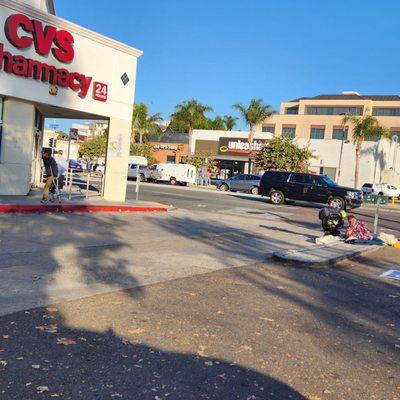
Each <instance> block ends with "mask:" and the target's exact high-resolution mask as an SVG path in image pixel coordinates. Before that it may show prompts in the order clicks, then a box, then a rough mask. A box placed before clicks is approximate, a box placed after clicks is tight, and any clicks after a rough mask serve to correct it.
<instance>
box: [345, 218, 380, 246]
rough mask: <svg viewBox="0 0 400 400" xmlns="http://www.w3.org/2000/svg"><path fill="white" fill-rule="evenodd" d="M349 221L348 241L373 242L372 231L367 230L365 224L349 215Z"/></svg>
mask: <svg viewBox="0 0 400 400" xmlns="http://www.w3.org/2000/svg"><path fill="white" fill-rule="evenodd" d="M347 221H348V223H349V225H348V227H347V229H346V234H345V236H346V240H347V241H349V240H350V241H351V240H363V241H364V240H367V241H369V240H372V239H373V238H374V237H373V236H372V233H371V231H370V230H369V229H368V228H367V226H366V225H365V224H364V222H362V221H360V220H359V219H357V218H356V217H355V216H354V215H348V216H347Z"/></svg>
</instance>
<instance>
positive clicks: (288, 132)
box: [282, 126, 296, 139]
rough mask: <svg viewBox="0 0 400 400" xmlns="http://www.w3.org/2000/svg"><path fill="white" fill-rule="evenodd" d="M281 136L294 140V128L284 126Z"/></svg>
mask: <svg viewBox="0 0 400 400" xmlns="http://www.w3.org/2000/svg"><path fill="white" fill-rule="evenodd" d="M282 136H283V137H285V138H289V139H294V138H295V136H296V128H295V127H289V126H284V127H282Z"/></svg>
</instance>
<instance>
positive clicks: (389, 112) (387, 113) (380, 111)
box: [372, 107, 400, 117]
mask: <svg viewBox="0 0 400 400" xmlns="http://www.w3.org/2000/svg"><path fill="white" fill-rule="evenodd" d="M372 115H375V116H378V117H400V108H378V107H373V108H372Z"/></svg>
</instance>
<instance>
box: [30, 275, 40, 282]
mask: <svg viewBox="0 0 400 400" xmlns="http://www.w3.org/2000/svg"><path fill="white" fill-rule="evenodd" d="M40 278H41V276H39V275H32V280H33V282H36V281H38V280H39V279H40Z"/></svg>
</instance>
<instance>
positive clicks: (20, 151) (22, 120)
mask: <svg viewBox="0 0 400 400" xmlns="http://www.w3.org/2000/svg"><path fill="white" fill-rule="evenodd" d="M3 111H4V116H3V129H2V137H1V145H0V146H1V147H0V195H27V194H28V193H29V190H30V183H31V171H32V161H33V154H32V153H33V140H34V123H35V107H34V105H33V104H30V103H26V102H22V101H18V100H14V99H6V100H5V101H4V109H3Z"/></svg>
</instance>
